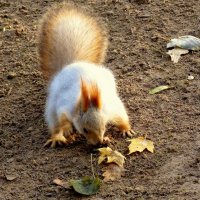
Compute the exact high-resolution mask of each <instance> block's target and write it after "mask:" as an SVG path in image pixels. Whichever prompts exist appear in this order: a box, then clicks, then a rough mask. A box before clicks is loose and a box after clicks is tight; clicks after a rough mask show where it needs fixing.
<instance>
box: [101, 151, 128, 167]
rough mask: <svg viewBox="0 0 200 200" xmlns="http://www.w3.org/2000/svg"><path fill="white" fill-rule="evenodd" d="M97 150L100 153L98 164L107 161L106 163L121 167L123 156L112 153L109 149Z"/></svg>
mask: <svg viewBox="0 0 200 200" xmlns="http://www.w3.org/2000/svg"><path fill="white" fill-rule="evenodd" d="M98 150H99V151H100V156H99V160H98V164H101V163H102V162H103V161H104V160H106V159H107V161H106V162H107V163H116V164H117V165H119V166H120V167H123V165H124V159H125V156H123V155H122V154H121V153H120V152H118V151H113V150H112V149H111V148H110V147H104V148H100V149H98Z"/></svg>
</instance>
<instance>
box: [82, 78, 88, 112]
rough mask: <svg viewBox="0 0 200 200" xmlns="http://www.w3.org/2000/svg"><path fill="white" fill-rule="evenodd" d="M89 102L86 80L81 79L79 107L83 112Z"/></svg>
mask: <svg viewBox="0 0 200 200" xmlns="http://www.w3.org/2000/svg"><path fill="white" fill-rule="evenodd" d="M89 104H90V102H89V94H88V87H87V84H86V82H85V81H83V79H81V107H82V110H83V112H86V111H87V110H88V107H89Z"/></svg>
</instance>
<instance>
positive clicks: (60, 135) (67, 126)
mask: <svg viewBox="0 0 200 200" xmlns="http://www.w3.org/2000/svg"><path fill="white" fill-rule="evenodd" d="M72 131H73V128H72V124H71V122H70V121H69V120H68V118H67V116H66V115H65V114H64V113H62V114H61V115H60V116H59V118H58V123H57V125H56V126H55V127H53V128H51V129H50V132H51V138H50V139H48V140H47V142H46V143H45V145H44V146H51V147H55V146H57V145H63V144H67V143H68V142H71V141H72V140H74V139H73V138H71V137H70V135H71V133H72ZM69 140H71V141H69Z"/></svg>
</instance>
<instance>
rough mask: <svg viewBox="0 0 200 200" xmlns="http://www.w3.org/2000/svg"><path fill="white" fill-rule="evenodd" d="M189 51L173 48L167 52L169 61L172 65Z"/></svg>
mask: <svg viewBox="0 0 200 200" xmlns="http://www.w3.org/2000/svg"><path fill="white" fill-rule="evenodd" d="M188 52H189V51H188V50H187V49H180V48H174V49H172V50H169V51H168V52H167V54H169V55H170V56H171V60H172V61H173V62H174V63H177V62H178V61H179V59H180V57H181V55H183V54H187V53H188Z"/></svg>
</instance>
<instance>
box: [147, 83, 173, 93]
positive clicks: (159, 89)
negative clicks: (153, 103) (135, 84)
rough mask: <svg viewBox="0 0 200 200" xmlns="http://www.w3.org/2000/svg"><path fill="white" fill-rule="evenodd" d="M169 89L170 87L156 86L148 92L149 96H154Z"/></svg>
mask: <svg viewBox="0 0 200 200" xmlns="http://www.w3.org/2000/svg"><path fill="white" fill-rule="evenodd" d="M169 88H170V87H169V86H168V85H161V86H158V87H155V88H153V89H151V90H149V94H156V93H158V92H161V91H163V90H166V89H169Z"/></svg>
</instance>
